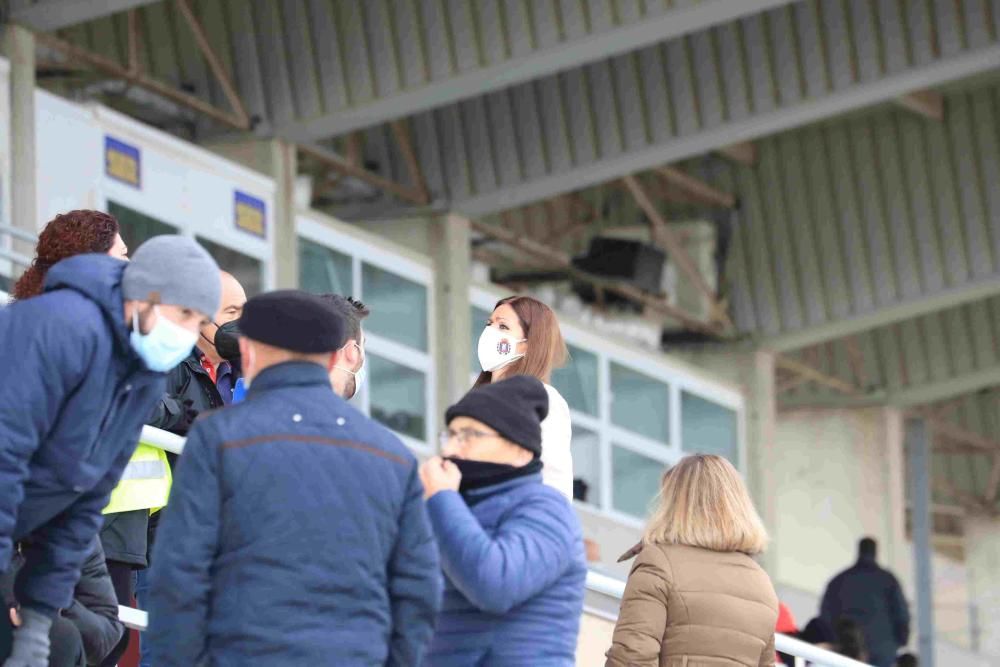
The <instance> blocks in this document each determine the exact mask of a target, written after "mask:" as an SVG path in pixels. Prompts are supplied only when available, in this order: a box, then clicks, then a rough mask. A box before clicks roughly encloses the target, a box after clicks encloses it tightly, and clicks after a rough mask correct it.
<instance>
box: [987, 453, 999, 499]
mask: <svg viewBox="0 0 1000 667" xmlns="http://www.w3.org/2000/svg"><path fill="white" fill-rule="evenodd" d="M998 494H1000V452H998V453H996V454H994V455H993V466H992V467H991V468H990V480H989V482H988V483H987V484H986V492H985V493H984V494H983V496H984V497H985V500H986V502H988V503H990V504H993V503H996V501H997V495H998Z"/></svg>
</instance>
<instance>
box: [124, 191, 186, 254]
mask: <svg viewBox="0 0 1000 667" xmlns="http://www.w3.org/2000/svg"><path fill="white" fill-rule="evenodd" d="M108 213H110V214H111V215H113V216H115V219H116V220H118V226H119V227H120V229H121V235H122V240H123V241H125V245H127V246H128V252H129V254H130V255H131V254H132V253H133V252H135V251H136V249H137V248H138V247H139V246H140V245H142V244H143V242H144V241H148V240H149V239H151V238H153V237H154V236H160V235H161V234H176V233H177V228H176V227H172V226H171V225H168V224H167V223H165V222H161V221H159V220H157V219H156V218H152V217H150V216H148V215H144V214H142V213H139V211H136V210H134V209H131V208H129V207H127V206H122V205H121V204H116V203H115V202H113V201H109V202H108Z"/></svg>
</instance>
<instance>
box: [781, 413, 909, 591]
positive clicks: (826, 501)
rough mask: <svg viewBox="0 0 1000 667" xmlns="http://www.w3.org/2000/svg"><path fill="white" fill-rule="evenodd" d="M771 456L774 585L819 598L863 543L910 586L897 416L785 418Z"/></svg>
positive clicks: (808, 415) (798, 415) (810, 415)
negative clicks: (873, 545) (869, 542)
mask: <svg viewBox="0 0 1000 667" xmlns="http://www.w3.org/2000/svg"><path fill="white" fill-rule="evenodd" d="M774 450H775V456H774V466H775V470H774V471H773V479H774V480H775V487H774V493H775V500H776V502H777V505H778V511H777V513H776V518H775V525H774V526H773V528H772V534H773V538H774V542H773V549H774V550H775V557H776V561H777V567H776V571H775V572H774V573H772V576H773V577H774V578H775V579H776V580H777V581H779V582H780V583H781V584H785V585H789V586H793V587H795V588H799V589H802V590H806V591H812V592H815V593H820V592H821V591H822V589H823V587H824V586H825V584H826V582H827V580H828V579H829V578H830V577H831V576H833V575H834V574H836V573H837V572H838V571H840V570H842V569H843V568H845V567H847V566H849V565H850V564H851V563H853V562H854V560H855V557H856V553H857V542H858V539H860V538H861V537H864V536H866V535H869V536H871V537H874V538H875V539H877V540H878V542H879V551H880V554H879V560H880V561H881V562H882V563H883V564H885V565H887V566H889V567H890V568H891V569H893V570H894V571H895V572H897V574H898V576H899V578H900V579H901V580H902V581H903V582H904V585H905V582H908V581H909V580H910V570H911V568H910V562H911V560H910V557H909V553H908V549H907V545H906V541H905V534H904V528H905V527H904V525H903V520H904V499H903V487H902V479H903V478H904V473H903V469H902V427H901V423H900V416H899V413H898V412H896V411H894V410H890V409H884V408H871V409H865V410H799V411H793V412H781V413H779V414H778V419H777V423H776V426H775V443H774Z"/></svg>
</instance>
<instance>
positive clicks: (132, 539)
mask: <svg viewBox="0 0 1000 667" xmlns="http://www.w3.org/2000/svg"><path fill="white" fill-rule="evenodd" d="M220 274H221V277H222V300H221V301H220V303H219V309H218V311H216V312H215V314H214V316H213V317H212V321H211V322H209V323H207V324H205V325H203V326H202V327H201V331H200V332H199V336H198V342H197V344H196V345H195V348H194V350H192V352H191V354H190V355H189V356H188V357H187V358H186V359H185V360H184V361H183V362H181V363H180V364H178V365H177V367H176V368H174V369H173V370H172V371H170V372H169V373H168V374H167V391H166V392H165V394H164V396H163V400H162V401H161V402H160V404H159V405H158V406H157V410H156V412H155V414H154V415H153V418H152V419H151V420H150V421H149V422H147V423H148V424H149V425H150V426H155V427H156V428H161V429H163V430H165V431H170V432H171V433H175V434H177V435H181V436H185V435H187V432H188V430H189V429H190V428H191V424H192V423H194V420H195V418H197V416H198V415H199V414H200V413H202V412H207V411H209V410H215V409H218V408H221V407H223V406H224V405H229V404H230V403H231V402H232V400H233V385H234V384H235V382H236V378H237V376H238V374H239V369H238V368H234V364H232V363H230V362H229V360H227V359H225V358H223V357H222V356H221V355H220V353H219V351H218V350H217V349H216V348H215V340H216V336H219V335H220V332H225V331H226V330H228V329H229V327H228V326H227V325H229V324H230V323H233V322H236V321H237V320H239V318H240V315H241V314H242V313H243V305H244V304H245V303H246V302H247V295H246V292H245V291H244V290H243V286H242V285H240V283H239V281H238V280H236V278H235V277H234V276H233V275H232V274H230V273H228V272H226V271H221V272H220ZM223 327H226V329H223ZM167 460H168V461H169V462H170V465H171V466H173V465H174V464H175V463H176V460H177V456H176V455H175V454H171V453H169V452H168V453H167ZM159 517H160V513H159V512H156V513H154V514H152V515H151V514H150V513H149V511H148V510H135V511H132V512H120V513H117V514H109V515H107V516H106V517H105V522H104V528H103V529H102V530H101V540H102V542H103V543H104V550H105V552H106V553H107V555H108V564H109V567H111V568H112V569H115V570H117V571H118V572H119V576H118V577H116V582H117V586H116V588H117V589H118V594H119V599H118V601H119V603H120V604H124V605H129V604H131V598H132V594H133V592H134V593H135V598H136V602H137V604H138V606H139V608H140V609H145V608H146V607H147V606H148V604H149V600H148V590H149V587H148V576H147V575H148V572H147V570H146V569H145V568H146V567H147V565H148V564H149V554H150V553H152V549H153V542H154V540H155V537H156V528H157V524H158V522H159ZM133 570H135V586H134V590H133V586H132V585H131V583H132V571H133ZM122 574H124V575H125V577H123V576H121V575H122ZM123 582H124V583H126V584H127V587H124V588H123ZM122 641H123V646H122V647H119V648H120V649H121V650H122V651H124V649H125V647H126V646H127V644H128V637H127V636H126V637H125V638H124V639H123V640H122ZM116 652H117V651H116ZM140 656H141V657H140V662H139V665H140V667H149V666H150V664H151V663H150V662H149V660H148V657H149V656H148V650H147V647H146V646H145V645H144V643H143V642H142V639H141V637H140ZM105 667H114V662H113V661H111V660H109V661H108V662H107V663H106V664H105Z"/></svg>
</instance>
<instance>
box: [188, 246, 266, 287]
mask: <svg viewBox="0 0 1000 667" xmlns="http://www.w3.org/2000/svg"><path fill="white" fill-rule="evenodd" d="M198 243H200V244H201V245H203V246H205V250H207V251H208V253H209V254H210V255H211V256H212V257H214V258H215V261H216V262H218V263H219V268H220V269H222V270H223V271H229V273H231V274H233V275H234V276H235V277H236V280H238V281H240V284H241V285H243V289H244V290H246V293H247V296H248V297H250V296H253V295H255V294H260V292H261V290H262V289H263V287H264V285H263V282H262V280H261V273H260V272H261V265H260V261H259V260H256V259H254V258H253V257H248V256H247V255H244V254H243V253H241V252H237V251H235V250H232V249H231V248H227V247H226V246H224V245H219V244H218V243H215V242H213V241H206V240H205V239H201V238H199V239H198Z"/></svg>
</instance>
